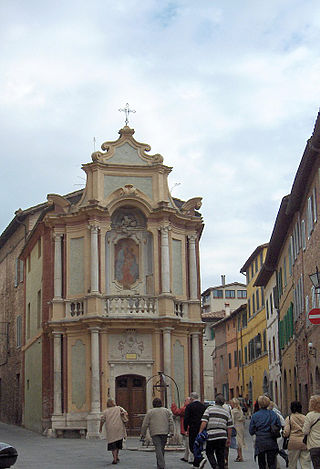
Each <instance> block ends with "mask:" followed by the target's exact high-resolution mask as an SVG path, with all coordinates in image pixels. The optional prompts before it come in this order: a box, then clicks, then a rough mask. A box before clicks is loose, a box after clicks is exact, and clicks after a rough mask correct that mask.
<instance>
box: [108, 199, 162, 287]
mask: <svg viewBox="0 0 320 469" xmlns="http://www.w3.org/2000/svg"><path fill="white" fill-rule="evenodd" d="M106 293H107V295H133V294H139V295H146V294H147V295H153V294H154V283H153V236H152V234H151V233H150V232H148V231H147V220H146V217H145V215H144V214H143V213H142V212H141V211H140V210H139V209H137V208H136V207H132V206H122V207H120V208H118V209H117V210H115V211H114V212H113V214H112V216H111V230H110V231H108V232H107V234H106Z"/></svg>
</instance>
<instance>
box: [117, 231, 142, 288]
mask: <svg viewBox="0 0 320 469" xmlns="http://www.w3.org/2000/svg"><path fill="white" fill-rule="evenodd" d="M114 251H115V252H114V269H115V278H116V280H117V282H118V283H120V284H121V285H122V286H123V288H126V289H130V287H131V285H133V284H134V283H135V282H136V281H137V280H138V278H139V246H138V245H137V244H136V243H135V242H134V241H133V240H132V239H129V238H125V239H120V241H118V243H117V244H116V245H115V248H114Z"/></svg>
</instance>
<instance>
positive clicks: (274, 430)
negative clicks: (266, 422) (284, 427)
mask: <svg viewBox="0 0 320 469" xmlns="http://www.w3.org/2000/svg"><path fill="white" fill-rule="evenodd" d="M270 412H273V410H270ZM280 430H281V427H279V425H278V424H276V423H271V415H270V433H271V436H272V438H274V439H275V440H276V439H277V438H280V436H281V433H280Z"/></svg>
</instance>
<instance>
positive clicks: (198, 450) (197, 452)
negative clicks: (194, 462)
mask: <svg viewBox="0 0 320 469" xmlns="http://www.w3.org/2000/svg"><path fill="white" fill-rule="evenodd" d="M207 439H208V433H207V431H206V430H203V432H201V433H198V435H197V438H196V440H195V442H194V446H193V455H194V458H195V459H201V458H202V451H203V444H204V442H205V441H207Z"/></svg>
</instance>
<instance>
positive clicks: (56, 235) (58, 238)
mask: <svg viewBox="0 0 320 469" xmlns="http://www.w3.org/2000/svg"><path fill="white" fill-rule="evenodd" d="M52 238H53V240H54V241H55V242H56V243H57V242H60V241H61V240H62V238H63V233H53V234H52Z"/></svg>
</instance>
